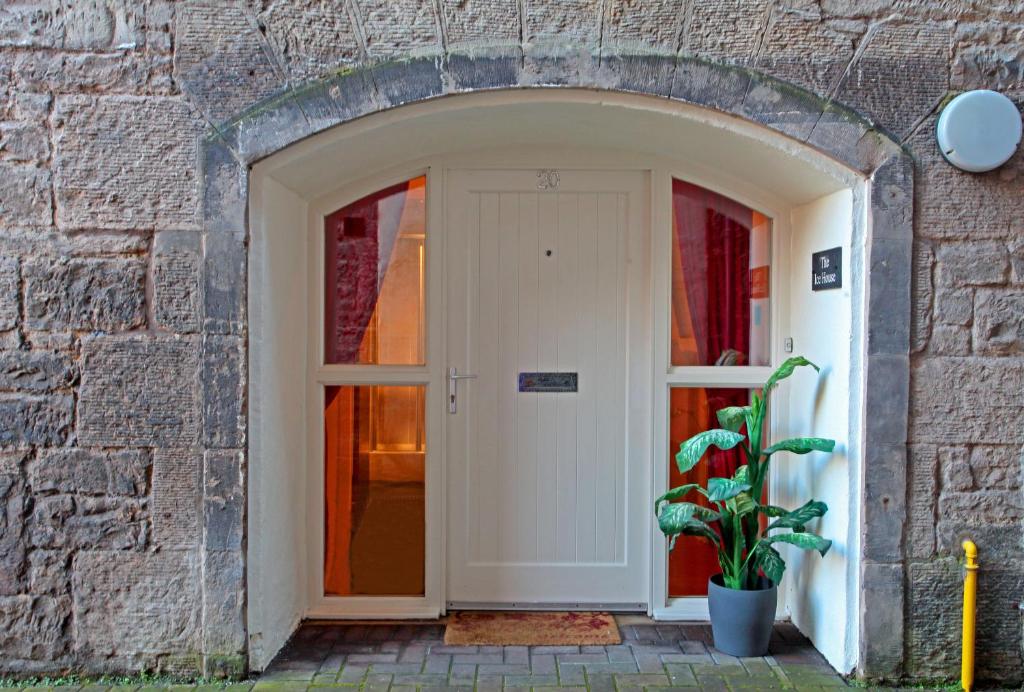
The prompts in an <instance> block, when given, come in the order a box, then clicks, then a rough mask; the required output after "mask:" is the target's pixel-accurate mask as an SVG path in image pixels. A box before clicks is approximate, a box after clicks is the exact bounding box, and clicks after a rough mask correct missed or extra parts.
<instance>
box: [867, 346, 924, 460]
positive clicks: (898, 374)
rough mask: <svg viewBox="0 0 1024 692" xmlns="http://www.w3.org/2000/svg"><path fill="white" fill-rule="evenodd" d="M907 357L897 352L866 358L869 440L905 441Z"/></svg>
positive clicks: (900, 442)
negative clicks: (895, 353) (896, 353)
mask: <svg viewBox="0 0 1024 692" xmlns="http://www.w3.org/2000/svg"><path fill="white" fill-rule="evenodd" d="M908 360H909V359H908V358H907V356H899V355H872V356H870V357H869V359H868V364H867V365H868V373H867V383H866V385H865V399H866V401H865V410H866V411H867V412H868V414H867V417H866V420H865V426H866V428H867V434H868V437H869V439H870V440H871V441H872V444H876V443H886V444H894V445H904V444H906V442H907V418H908V411H907V399H908V389H909V385H908V379H909V370H910V366H909V363H908ZM922 441H923V440H922Z"/></svg>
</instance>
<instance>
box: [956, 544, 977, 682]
mask: <svg viewBox="0 0 1024 692" xmlns="http://www.w3.org/2000/svg"><path fill="white" fill-rule="evenodd" d="M963 548H964V558H965V560H964V569H966V570H967V572H966V574H965V575H964V632H963V649H962V650H961V654H960V683H961V684H962V685H963V688H964V690H966V692H971V690H973V689H974V621H975V616H976V614H975V607H974V606H975V600H976V599H977V596H978V546H976V545H974V541H964V543H963Z"/></svg>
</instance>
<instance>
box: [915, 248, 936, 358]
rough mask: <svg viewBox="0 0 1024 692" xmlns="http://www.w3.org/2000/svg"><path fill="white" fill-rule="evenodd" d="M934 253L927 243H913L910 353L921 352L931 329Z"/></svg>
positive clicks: (933, 294)
mask: <svg viewBox="0 0 1024 692" xmlns="http://www.w3.org/2000/svg"><path fill="white" fill-rule="evenodd" d="M934 267H935V252H934V251H933V250H932V246H931V244H930V243H928V242H927V241H917V242H915V243H914V259H913V277H912V279H911V284H910V302H911V313H910V352H911V353H916V352H918V351H920V350H922V349H923V348H924V347H925V345H926V344H927V343H928V337H929V336H930V335H931V329H932V307H933V305H932V303H933V301H936V302H937V299H936V298H935V289H934V286H933V284H932V271H933V269H934Z"/></svg>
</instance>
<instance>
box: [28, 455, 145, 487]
mask: <svg viewBox="0 0 1024 692" xmlns="http://www.w3.org/2000/svg"><path fill="white" fill-rule="evenodd" d="M150 465H151V461H150V458H149V453H148V452H146V451H144V450H138V449H133V450H127V449H126V450H117V451H114V450H111V451H99V450H92V449H50V450H42V451H40V452H39V455H38V457H37V458H36V459H35V460H34V461H33V462H32V463H31V465H30V466H29V481H30V483H31V484H32V490H33V491H35V492H37V493H39V492H57V493H66V494H75V495H111V496H131V497H141V496H143V495H145V493H146V490H147V479H148V477H149V468H150Z"/></svg>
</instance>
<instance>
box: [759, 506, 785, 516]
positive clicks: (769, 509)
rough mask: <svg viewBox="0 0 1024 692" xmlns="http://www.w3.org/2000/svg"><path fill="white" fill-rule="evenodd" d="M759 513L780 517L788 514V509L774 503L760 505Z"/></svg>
mask: <svg viewBox="0 0 1024 692" xmlns="http://www.w3.org/2000/svg"><path fill="white" fill-rule="evenodd" d="M760 509H761V513H762V514H764V515H765V516H766V517H772V518H774V517H781V516H785V515H787V514H789V510H788V509H786V508H785V507H778V506H776V505H761V506H760Z"/></svg>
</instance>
